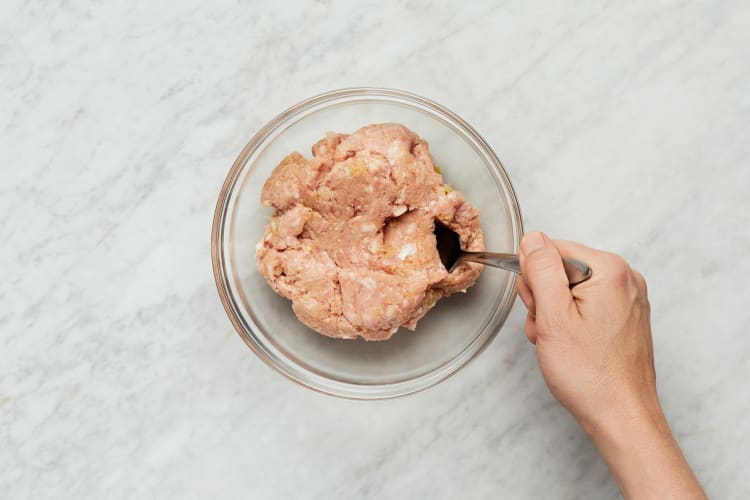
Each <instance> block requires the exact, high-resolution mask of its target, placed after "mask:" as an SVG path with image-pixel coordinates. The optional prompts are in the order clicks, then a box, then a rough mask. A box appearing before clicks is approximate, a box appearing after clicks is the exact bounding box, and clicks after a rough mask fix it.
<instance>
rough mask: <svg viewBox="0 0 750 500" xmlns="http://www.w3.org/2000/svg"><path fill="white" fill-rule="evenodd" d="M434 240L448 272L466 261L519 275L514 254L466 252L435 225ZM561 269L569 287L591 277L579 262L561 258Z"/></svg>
mask: <svg viewBox="0 0 750 500" xmlns="http://www.w3.org/2000/svg"><path fill="white" fill-rule="evenodd" d="M435 238H436V239H437V248H438V253H439V254H440V260H441V261H442V262H443V265H444V266H445V268H446V269H447V270H448V272H452V271H453V270H454V269H456V268H457V267H458V266H459V265H461V264H462V263H464V262H467V261H468V262H478V263H479V264H485V265H488V266H492V267H499V268H500V269H505V270H506V271H512V272H514V273H517V274H521V265H520V263H519V261H518V255H516V254H512V253H492V252H467V251H465V250H463V249H462V248H461V240H460V239H459V237H458V235H457V234H456V233H455V232H454V231H452V230H451V229H449V228H447V227H445V226H443V225H442V224H435ZM563 268H565V274H566V275H567V276H568V283H570V286H571V287H572V286H575V285H577V284H579V283H583V282H584V281H586V280H587V279H589V278H590V277H591V268H590V267H589V266H588V265H586V264H585V263H583V262H581V261H580V260H576V259H569V258H563Z"/></svg>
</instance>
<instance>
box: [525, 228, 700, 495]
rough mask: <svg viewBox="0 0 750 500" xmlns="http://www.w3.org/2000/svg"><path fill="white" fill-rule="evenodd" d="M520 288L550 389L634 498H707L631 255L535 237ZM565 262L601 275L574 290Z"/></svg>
mask: <svg viewBox="0 0 750 500" xmlns="http://www.w3.org/2000/svg"><path fill="white" fill-rule="evenodd" d="M520 257H521V279H519V280H518V281H517V290H518V293H519V295H520V297H521V300H523V302H524V304H525V305H526V307H527V309H528V317H527V319H526V336H527V337H528V339H529V341H530V342H532V343H533V344H535V345H536V352H537V359H538V362H539V367H540V369H541V372H542V376H543V377H544V380H545V382H546V383H547V386H548V387H549V389H550V391H551V392H552V394H553V395H554V396H555V398H557V399H558V401H560V403H562V404H563V406H565V407H566V408H567V409H568V410H569V411H570V412H571V413H572V414H573V416H574V417H575V418H576V419H577V420H578V421H579V422H580V424H581V426H582V427H583V428H584V430H585V431H586V432H587V433H588V434H589V435H590V436H591V437H592V439H593V440H594V442H595V443H596V445H597V447H598V448H599V450H600V452H601V453H602V456H603V457H604V459H605V461H606V462H607V464H608V465H609V467H610V470H611V471H612V473H613V475H614V477H615V479H616V481H617V483H618V485H619V486H620V489H621V491H622V493H623V495H624V496H625V497H626V498H632V497H635V498H705V494H704V493H703V490H702V489H701V487H700V484H699V483H698V481H697V479H696V478H695V476H694V475H693V472H692V470H691V469H690V466H689V465H688V464H687V462H686V461H685V458H684V457H683V455H682V452H681V451H680V449H679V447H678V446H677V443H676V442H675V440H674V438H673V437H672V434H671V431H670V429H669V425H668V424H667V421H666V418H665V417H664V414H663V412H662V409H661V406H660V404H659V400H658V397H657V393H656V375H655V370H654V355H653V344H652V340H651V323H650V306H649V302H648V294H647V290H646V282H645V280H644V278H643V276H642V275H641V274H640V273H638V272H637V271H634V270H633V269H631V268H630V266H629V265H628V263H627V262H625V260H624V259H623V258H622V257H619V256H617V255H614V254H611V253H608V252H601V251H598V250H593V249H591V248H588V247H585V246H583V245H580V244H577V243H572V242H568V241H560V240H555V241H552V240H550V239H549V238H548V237H547V236H545V235H543V234H541V233H529V234H527V235H526V236H525V237H524V239H523V241H522V242H521V256H520ZM562 257H571V258H575V259H579V260H581V261H583V262H586V263H587V264H588V265H589V267H591V269H592V271H593V274H592V277H591V278H590V279H589V280H588V281H585V282H583V283H580V284H578V285H576V286H575V287H573V288H572V289H571V288H569V285H568V279H567V277H566V275H565V271H564V269H563V266H562Z"/></svg>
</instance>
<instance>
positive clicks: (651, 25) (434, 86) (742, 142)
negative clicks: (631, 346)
mask: <svg viewBox="0 0 750 500" xmlns="http://www.w3.org/2000/svg"><path fill="white" fill-rule="evenodd" d="M353 4H354V2H343V1H339V2H326V1H319V2H313V1H298V2H284V3H283V5H282V3H281V2H259V1H258V2H244V3H242V2H233V1H232V2H230V1H215V2H204V1H197V0H185V1H172V2H151V1H142V0H140V1H125V0H117V1H112V2H103V3H101V4H100V3H97V2H28V1H24V0H6V1H4V2H2V5H0V110H1V111H0V129H1V130H2V135H1V136H0V150H2V153H3V154H2V157H3V164H2V167H1V168H2V176H0V193H2V195H0V220H1V222H0V236H1V239H2V242H3V244H2V246H1V247H0V256H1V258H0V264H1V269H2V280H1V282H0V333H1V335H0V491H2V492H3V493H2V495H0V496H2V497H3V498H14V499H16V498H18V499H20V498H34V499H45V498H110V499H116V498H175V499H177V498H179V499H183V498H259V499H260V498H274V499H276V498H280V499H284V498H295V499H321V500H322V499H333V498H342V499H351V498H362V499H370V498H373V499H375V498H377V499H381V498H389V499H390V498H398V499H411V498H413V499H422V498H430V499H453V498H535V499H536V498H550V499H556V498H617V497H618V496H619V493H618V491H617V487H616V485H615V484H614V482H613V481H612V479H611V478H610V477H609V474H608V471H607V468H606V466H605V465H604V464H603V462H602V461H601V459H600V458H599V456H598V455H597V453H596V450H595V448H594V447H593V446H592V444H591V443H590V442H589V441H588V440H587V438H586V436H585V435H584V434H583V432H582V431H581V430H580V429H579V428H578V427H577V425H576V424H575V422H574V421H573V419H572V418H571V417H570V416H568V414H567V413H566V412H565V411H564V410H563V409H562V408H561V407H560V406H559V405H558V404H557V403H556V402H555V401H554V400H553V398H552V397H551V396H550V394H549V393H548V391H547V389H546V388H545V386H544V383H543V381H542V379H541V376H540V374H539V372H538V369H537V366H536V362H535V355H534V349H533V347H532V346H530V345H529V344H528V343H527V341H526V339H525V337H524V334H523V330H522V328H523V320H524V311H523V307H522V305H521V304H520V302H518V303H517V304H516V306H515V308H514V309H513V312H512V314H511V316H510V318H509V320H508V322H507V323H506V325H505V326H504V328H503V330H502V332H501V333H500V334H499V335H498V337H497V338H496V339H495V341H494V342H493V343H492V345H491V347H490V348H489V349H488V350H487V351H485V352H484V353H482V354H481V355H480V356H479V357H478V358H477V359H476V360H475V361H473V362H472V363H471V364H470V365H469V366H468V367H467V368H465V369H464V370H463V371H461V372H460V373H459V374H458V375H457V376H455V377H453V378H451V379H450V380H448V381H446V382H444V383H442V384H440V385H438V386H436V387H434V388H432V389H430V390H428V391H425V392H422V393H419V394H416V395H413V396H409V397H406V398H402V399H398V400H393V401H384V402H356V401H345V400H339V399H334V398H331V397H327V396H323V395H320V394H316V393H313V392H311V391H308V390H306V389H304V388H302V387H299V386H297V385H295V384H292V383H290V382H289V381H287V380H285V379H284V378H283V377H281V376H280V375H278V374H277V373H276V372H274V371H273V370H271V369H270V368H268V367H267V366H266V365H264V364H263V363H262V362H261V361H259V360H258V359H257V358H256V357H255V356H254V355H253V354H252V352H251V351H250V350H248V349H247V348H246V346H245V345H244V344H243V343H242V341H241V340H240V338H239V337H238V336H237V334H236V333H235V332H234V331H233V329H232V327H231V324H230V322H229V321H228V319H227V318H226V315H225V314H224V311H223V309H222V307H221V304H220V302H219V299H218V296H217V293H216V290H215V286H214V280H213V276H212V272H211V264H210V248H209V234H210V228H211V220H212V215H213V208H214V204H215V201H216V197H217V194H218V191H219V189H220V186H221V184H222V182H223V180H224V177H225V175H226V173H227V171H228V169H229V167H230V165H231V163H232V161H233V160H234V158H235V157H236V155H237V154H238V153H239V151H240V150H241V149H242V147H243V146H244V145H245V143H246V142H247V141H248V139H249V138H250V136H251V135H252V134H253V133H254V132H255V131H257V130H258V128H259V127H261V126H262V125H263V124H264V123H265V122H266V121H267V120H269V119H270V118H272V117H273V116H274V115H275V114H276V113H278V112H279V111H280V110H282V109H283V108H285V107H287V106H289V105H291V104H293V103H295V102H297V101H299V100H301V99H303V98H305V97H308V96H311V95H314V94H316V93H319V92H323V91H326V90H330V89H334V88H341V87H348V86H358V85H367V86H385V87H393V88H400V89H404V90H408V91H412V92H415V93H418V94H422V95H424V96H426V97H429V98H431V99H433V100H435V101H437V102H440V103H442V104H444V105H446V106H447V107H449V108H451V109H453V110H455V111H456V112H458V113H459V114H460V115H462V116H463V117H464V118H466V119H467V120H468V121H469V122H470V123H472V124H473V125H474V126H475V127H476V128H477V129H478V130H479V131H480V133H482V134H483V135H484V136H485V138H486V139H487V140H488V142H489V143H490V144H492V145H493V147H494V148H495V149H496V151H497V152H498V154H499V155H500V157H501V158H502V160H503V162H504V163H505V165H506V168H507V169H508V172H509V174H510V176H511V178H512V180H513V182H514V184H515V187H516V190H517V193H518V196H519V199H520V202H521V206H522V209H523V212H524V217H525V225H526V228H527V229H542V230H545V231H546V232H548V233H549V234H551V235H553V236H556V237H565V238H568V239H575V240H580V241H583V242H586V243H588V244H590V245H592V246H597V247H601V248H606V249H609V250H613V251H616V252H619V253H621V254H623V255H624V256H626V257H627V258H628V259H629V260H630V261H631V262H632V264H633V266H634V267H636V268H637V269H639V270H640V271H642V272H643V273H644V274H645V275H646V277H647V279H648V281H649V287H650V294H651V301H652V307H653V326H654V337H655V338H654V341H655V348H656V365H657V373H658V381H659V390H660V395H661V398H662V402H663V404H664V407H665V411H666V414H667V416H668V418H669V421H670V423H671V425H672V426H673V429H674V431H675V434H676V436H677V438H678V440H679V442H680V444H681V446H682V447H683V449H684V451H685V453H686V455H687V457H688V459H689V461H690V463H691V464H692V465H693V466H694V467H695V469H696V471H697V474H698V477H699V478H700V480H701V481H702V482H703V484H704V485H705V487H706V489H707V491H708V493H709V494H710V495H711V496H713V497H715V498H723V499H744V498H748V496H750V470H748V466H747V459H748V450H750V419H748V414H750V391H749V390H748V380H749V379H750V336H749V335H748V324H750V312H748V311H750V308H748V302H749V301H750V288H749V287H748V284H747V283H748V276H750V259H749V258H748V253H750V230H749V229H748V228H749V227H750V208H749V204H750V165H749V164H748V158H749V157H750V140H748V130H750V65H748V59H747V56H748V47H750V31H748V30H747V26H748V25H750V4H748V3H747V2H743V1H741V0H733V1H726V2H711V1H695V2H674V1H652V0H636V1H631V2H619V3H614V2H609V3H606V4H605V3H604V2H577V3H570V2H554V3H553V2H528V1H522V0H510V1H506V2H493V1H477V2H465V3H464V4H459V3H455V2H451V3H441V2H437V1H400V2H377V3H375V2H373V3H367V6H365V4H364V3H363V4H361V6H359V7H356V8H354V7H353V6H352V5H353Z"/></svg>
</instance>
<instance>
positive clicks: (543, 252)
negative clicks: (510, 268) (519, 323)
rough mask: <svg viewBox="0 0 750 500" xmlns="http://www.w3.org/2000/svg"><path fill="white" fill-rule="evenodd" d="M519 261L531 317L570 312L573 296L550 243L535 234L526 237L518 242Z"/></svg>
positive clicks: (561, 264)
mask: <svg viewBox="0 0 750 500" xmlns="http://www.w3.org/2000/svg"><path fill="white" fill-rule="evenodd" d="M520 260H521V276H522V279H523V280H524V281H525V282H526V285H527V286H528V288H529V290H531V293H532V296H533V299H534V306H535V311H534V314H535V317H540V315H544V316H545V317H552V318H562V317H564V316H565V315H566V314H567V312H568V311H569V310H570V307H571V305H572V302H573V296H572V295H571V293H570V288H569V287H568V278H567V276H566V275H565V269H564V268H563V263H562V257H560V253H559V252H558V250H557V248H556V247H555V244H554V243H552V240H550V239H549V238H548V237H547V236H546V235H544V234H542V233H538V232H532V233H529V234H527V235H526V236H524V238H523V240H521V255H520ZM522 299H523V296H522ZM524 303H526V301H525V300H524ZM527 307H528V304H527Z"/></svg>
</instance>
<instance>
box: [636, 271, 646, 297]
mask: <svg viewBox="0 0 750 500" xmlns="http://www.w3.org/2000/svg"><path fill="white" fill-rule="evenodd" d="M633 278H635V284H636V286H637V287H638V289H639V290H640V291H641V293H642V294H643V295H647V294H648V284H647V283H646V278H644V277H643V275H642V274H641V273H639V272H638V271H636V270H633Z"/></svg>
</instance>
